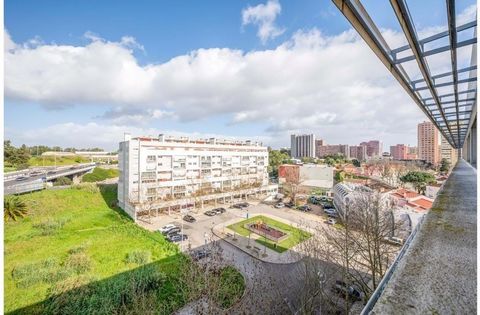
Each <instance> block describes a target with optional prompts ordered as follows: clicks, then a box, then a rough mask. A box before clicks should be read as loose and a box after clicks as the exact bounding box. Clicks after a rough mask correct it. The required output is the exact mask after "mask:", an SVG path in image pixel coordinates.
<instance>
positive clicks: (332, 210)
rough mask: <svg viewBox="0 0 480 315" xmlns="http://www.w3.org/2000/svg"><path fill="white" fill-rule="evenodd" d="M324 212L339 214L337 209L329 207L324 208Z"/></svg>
mask: <svg viewBox="0 0 480 315" xmlns="http://www.w3.org/2000/svg"><path fill="white" fill-rule="evenodd" d="M323 212H325V213H326V214H337V210H335V209H332V208H329V209H323Z"/></svg>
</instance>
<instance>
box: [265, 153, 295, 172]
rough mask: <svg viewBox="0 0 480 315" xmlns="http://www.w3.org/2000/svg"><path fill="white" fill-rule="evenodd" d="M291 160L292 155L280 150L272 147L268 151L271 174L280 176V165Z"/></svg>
mask: <svg viewBox="0 0 480 315" xmlns="http://www.w3.org/2000/svg"><path fill="white" fill-rule="evenodd" d="M289 162H290V156H289V155H288V154H286V153H282V152H280V151H279V150H272V149H270V150H269V152H268V173H269V174H270V176H273V177H278V166H279V165H281V164H284V163H289Z"/></svg>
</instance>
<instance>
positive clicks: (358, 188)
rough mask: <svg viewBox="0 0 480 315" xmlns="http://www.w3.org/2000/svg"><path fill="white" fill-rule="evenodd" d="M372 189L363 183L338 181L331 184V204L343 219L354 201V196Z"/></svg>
mask: <svg viewBox="0 0 480 315" xmlns="http://www.w3.org/2000/svg"><path fill="white" fill-rule="evenodd" d="M372 192H373V191H372V190H371V189H370V188H368V187H366V186H363V185H356V184H351V183H338V184H336V185H335V186H333V204H334V206H335V208H336V209H337V212H338V214H339V216H340V217H341V218H342V219H345V214H346V213H347V211H348V208H349V207H350V206H351V205H352V204H353V203H354V201H355V198H357V197H359V196H361V194H363V193H372Z"/></svg>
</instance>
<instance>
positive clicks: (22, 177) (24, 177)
mask: <svg viewBox="0 0 480 315" xmlns="http://www.w3.org/2000/svg"><path fill="white" fill-rule="evenodd" d="M27 179H28V176H19V177H17V178H15V180H16V181H22V180H27Z"/></svg>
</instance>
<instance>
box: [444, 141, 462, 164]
mask: <svg viewBox="0 0 480 315" xmlns="http://www.w3.org/2000/svg"><path fill="white" fill-rule="evenodd" d="M441 138H442V141H441V144H440V161H441V160H443V159H446V160H447V161H448V162H450V165H451V166H452V167H453V166H455V164H457V160H458V151H457V150H456V149H454V148H452V146H451V145H450V143H448V141H447V140H446V139H445V138H444V137H441Z"/></svg>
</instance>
